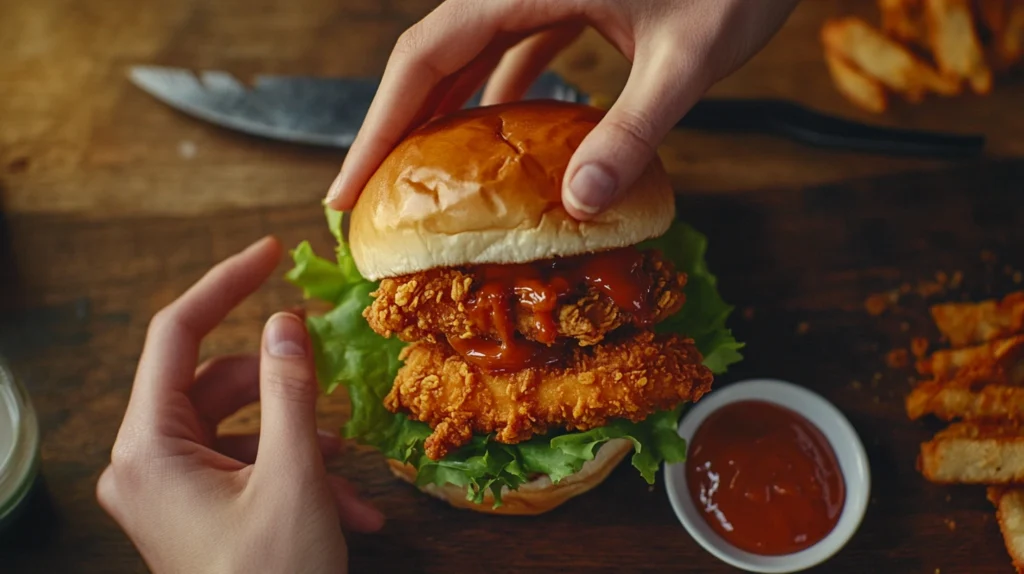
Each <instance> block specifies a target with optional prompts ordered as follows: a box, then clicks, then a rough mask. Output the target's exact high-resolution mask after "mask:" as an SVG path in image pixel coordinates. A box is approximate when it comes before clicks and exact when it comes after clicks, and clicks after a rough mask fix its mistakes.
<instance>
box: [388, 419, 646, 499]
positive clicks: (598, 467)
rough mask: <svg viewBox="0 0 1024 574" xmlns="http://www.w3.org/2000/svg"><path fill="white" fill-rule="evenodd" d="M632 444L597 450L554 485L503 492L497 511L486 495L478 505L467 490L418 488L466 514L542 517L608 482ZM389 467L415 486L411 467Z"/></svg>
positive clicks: (543, 482) (539, 482) (616, 442)
mask: <svg viewBox="0 0 1024 574" xmlns="http://www.w3.org/2000/svg"><path fill="white" fill-rule="evenodd" d="M631 450H633V443H632V442H630V441H628V440H626V439H622V438H616V439H612V440H610V441H608V442H606V443H604V444H603V445H601V447H600V448H599V449H598V451H597V454H596V455H594V459H593V460H588V461H587V462H585V463H583V468H581V469H580V471H579V472H577V473H575V474H571V475H569V476H567V477H565V478H563V479H562V480H560V481H559V482H558V484H553V483H552V482H551V479H550V478H548V477H547V476H541V477H539V478H537V479H535V480H531V481H530V482H527V483H525V484H521V485H519V488H518V489H516V490H508V489H504V490H503V491H502V494H501V506H498V507H497V508H495V507H494V495H493V494H491V493H490V492H487V493H485V494H484V501H483V503H481V504H477V503H475V502H473V501H471V500H468V499H467V498H466V489H465V487H459V486H455V485H454V484H446V485H444V486H437V485H435V484H428V485H426V486H421V487H419V488H420V490H421V491H423V492H425V493H427V494H429V495H431V496H433V497H435V498H438V499H440V500H443V501H445V502H447V503H448V504H450V505H452V506H454V507H456V508H463V509H466V510H473V511H476V512H483V513H485V514H506V515H520V516H523V515H536V514H543V513H545V512H548V511H550V510H553V509H554V508H556V507H558V506H560V505H561V504H562V503H564V502H566V501H567V500H569V499H570V498H573V497H574V496H579V495H581V494H583V493H584V492H587V491H588V490H590V489H592V488H594V487H595V486H597V485H599V484H601V483H602V482H604V479H606V478H608V474H609V473H610V472H611V471H612V470H613V469H614V468H615V467H616V466H617V465H618V464H619V462H621V461H622V459H623V458H625V456H626V455H627V454H629V451H631ZM388 466H389V467H390V468H391V472H392V473H394V475H395V476H397V477H399V478H401V479H402V480H404V481H406V482H409V483H410V484H415V483H416V469H415V468H414V467H412V466H411V465H407V464H402V463H401V462H398V461H397V460H390V459H389V460H388Z"/></svg>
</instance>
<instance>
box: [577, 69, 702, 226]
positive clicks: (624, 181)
mask: <svg viewBox="0 0 1024 574" xmlns="http://www.w3.org/2000/svg"><path fill="white" fill-rule="evenodd" d="M638 56H639V54H638ZM662 60H663V59H662V58H652V59H646V60H641V59H640V58H639V57H638V58H637V61H636V63H635V64H634V66H633V70H632V71H631V72H630V76H629V80H628V81H627V82H626V86H625V88H624V89H623V91H622V94H621V95H620V96H619V98H618V99H617V100H616V102H615V104H614V105H613V106H612V107H611V108H610V109H609V110H608V113H607V114H605V116H604V118H603V119H602V120H601V122H600V123H598V125H597V126H596V127H595V128H594V129H593V130H592V131H591V132H590V133H589V134H588V135H587V137H585V138H584V139H583V141H582V142H581V143H580V146H579V148H577V150H576V152H575V153H574V154H573V157H572V160H571V161H570V162H569V165H568V167H567V169H566V172H565V178H564V180H563V184H562V203H563V204H564V205H565V208H566V210H567V211H568V212H569V214H570V215H572V216H573V217H575V218H577V219H584V220H585V219H591V218H592V217H594V216H596V215H597V214H598V213H600V212H602V211H604V210H605V208H607V207H608V206H609V205H611V204H612V202H614V201H615V200H616V199H617V198H618V197H619V196H620V195H622V193H623V192H624V191H625V190H627V189H629V187H630V186H631V185H633V183H634V182H635V181H636V180H637V178H639V177H640V175H641V174H642V173H643V172H644V169H645V168H646V167H647V164H648V163H649V162H650V161H651V160H652V159H654V157H655V155H656V153H657V149H658V145H659V144H660V143H661V140H662V138H664V137H665V134H667V133H668V131H669V130H670V129H672V126H674V125H675V124H676V123H677V122H678V121H679V119H680V118H682V116H683V114H684V113H686V111H688V110H689V109H690V108H691V107H693V105H694V103H696V102H697V100H698V99H699V98H700V96H701V94H703V92H704V89H705V87H706V86H707V84H706V83H705V82H703V81H695V80H697V76H698V74H696V73H691V72H689V71H686V70H680V71H679V72H677V73H673V70H679V64H678V63H672V64H669V63H668V62H665V63H664V64H662Z"/></svg>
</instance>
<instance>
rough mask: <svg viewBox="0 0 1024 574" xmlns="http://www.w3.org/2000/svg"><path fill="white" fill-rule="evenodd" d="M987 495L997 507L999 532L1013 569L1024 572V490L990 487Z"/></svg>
mask: <svg viewBox="0 0 1024 574" xmlns="http://www.w3.org/2000/svg"><path fill="white" fill-rule="evenodd" d="M987 494H988V499H989V500H990V501H991V502H992V504H993V505H994V506H995V507H996V520H997V521H998V522H999V531H1000V532H1002V534H1003V542H1004V543H1005V544H1006V551H1007V552H1008V553H1009V554H1010V560H1011V561H1012V562H1013V567H1014V568H1016V569H1017V572H1024V489H1021V488H1006V487H1002V486H990V487H988V493H987Z"/></svg>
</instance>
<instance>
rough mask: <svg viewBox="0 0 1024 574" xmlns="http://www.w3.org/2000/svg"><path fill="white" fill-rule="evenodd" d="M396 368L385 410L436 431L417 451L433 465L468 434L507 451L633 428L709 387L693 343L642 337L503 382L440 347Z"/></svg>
mask: <svg viewBox="0 0 1024 574" xmlns="http://www.w3.org/2000/svg"><path fill="white" fill-rule="evenodd" d="M401 358H402V360H403V361H404V362H405V366H404V367H403V368H402V369H401V370H400V371H399V373H398V377H397V378H396V379H395V385H394V387H393V388H392V390H391V393H390V394H388V396H387V397H386V398H385V399H384V405H385V406H386V407H387V408H388V409H390V410H392V411H395V412H397V411H399V410H401V411H404V412H407V413H409V414H410V415H411V416H412V417H413V418H414V419H416V420H420V421H422V422H426V423H428V424H429V425H430V426H431V427H432V428H433V429H434V433H433V434H432V435H431V436H430V437H429V438H428V439H427V441H426V444H425V449H426V453H427V456H429V457H430V458H432V459H435V460H436V459H440V458H443V457H444V456H445V455H446V454H447V453H448V452H450V451H452V450H454V449H456V448H458V447H459V446H461V445H463V444H465V443H467V442H469V440H470V439H471V438H472V436H473V434H475V433H477V434H489V433H495V436H494V438H495V440H497V441H498V442H502V443H506V444H514V443H518V442H522V441H525V440H528V439H529V438H531V437H532V436H534V435H541V434H544V433H546V432H547V431H549V430H552V429H557V428H564V429H566V430H580V431H583V430H589V429H592V428H596V427H600V426H604V425H606V424H608V423H609V422H611V421H612V420H613V419H627V420H630V421H634V422H638V421H641V420H643V419H645V418H647V416H649V415H650V414H652V413H653V412H655V411H659V410H668V409H671V408H674V407H675V406H676V405H678V404H680V403H682V402H686V401H696V400H698V399H699V398H700V397H701V396H702V395H704V394H705V393H707V392H708V391H709V390H711V383H712V379H713V377H712V374H711V372H710V371H709V370H708V369H707V367H705V366H703V365H702V364H701V356H700V353H699V352H698V351H697V348H696V347H695V346H694V344H693V341H692V340H689V339H684V338H682V337H678V336H675V335H671V336H655V335H654V334H653V333H651V332H649V331H647V332H641V333H639V334H638V335H636V336H634V337H628V338H624V339H620V340H615V341H606V342H603V343H600V344H597V345H594V346H592V347H586V348H582V347H573V348H572V350H571V351H570V352H569V353H568V356H567V357H566V359H565V363H563V364H561V365H558V366H545V367H539V368H530V369H524V370H520V371H515V372H509V373H488V372H486V371H483V370H480V369H478V368H476V367H474V366H473V365H471V364H469V363H467V362H466V361H465V360H464V359H463V358H462V357H461V356H460V355H459V354H458V353H456V352H455V351H454V350H453V349H452V347H451V346H450V345H448V344H446V343H444V342H440V343H439V342H436V341H429V342H419V343H414V344H412V345H409V346H408V347H406V348H405V349H403V353H402V357H401Z"/></svg>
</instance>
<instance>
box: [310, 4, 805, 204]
mask: <svg viewBox="0 0 1024 574" xmlns="http://www.w3.org/2000/svg"><path fill="white" fill-rule="evenodd" d="M795 5H796V0H762V1H760V2H747V1H745V0H630V1H629V2H622V1H616V0H588V1H586V2H583V1H579V0H531V1H526V2H524V1H520V0H515V1H513V0H488V1H486V2H481V1H479V0H448V1H447V2H444V3H443V4H441V5H440V6H439V7H438V8H437V9H435V10H434V11H433V12H431V13H430V14H429V15H427V17H426V18H424V19H423V20H422V21H420V22H419V23H418V24H416V25H415V26H413V27H412V28H410V29H409V30H407V31H406V32H405V33H404V34H403V35H402V37H401V38H399V40H398V43H397V45H396V46H395V49H394V51H393V52H392V54H391V59H390V60H389V61H388V66H387V69H386V70H385V72H384V78H383V81H382V82H381V85H380V88H379V89H378V91H377V94H376V96H375V98H374V101H373V104H372V105H371V106H370V111H369V114H368V115H367V118H366V121H365V122H364V124H363V126H362V129H361V130H360V131H359V135H358V137H356V140H355V142H354V143H353V144H352V149H351V150H350V151H349V153H348V156H347V157H346V158H345V163H344V165H343V166H342V169H341V173H339V174H338V177H337V179H336V180H335V182H334V184H333V185H332V186H331V190H330V192H329V194H328V204H329V205H330V206H331V207H333V208H334V209H342V210H347V209H351V207H352V206H353V205H354V204H355V201H356V198H357V197H358V196H359V193H360V192H361V191H362V189H363V187H364V185H365V184H366V182H367V181H368V180H369V179H370V177H371V176H372V175H373V173H374V172H375V171H376V170H377V168H378V166H380V164H381V162H382V161H383V160H384V158H385V157H387V155H388V154H389V153H390V151H391V150H392V148H394V146H395V145H397V144H398V142H399V141H401V140H402V138H403V137H405V135H407V134H408V133H409V132H410V131H411V130H412V129H414V128H416V127H417V126H419V125H421V124H423V123H424V122H425V121H427V120H429V119H430V118H432V117H437V116H441V115H446V114H448V113H450V112H453V111H455V110H457V109H458V108H460V107H461V106H462V105H463V104H464V103H465V102H466V100H467V99H468V98H469V97H470V96H471V95H472V94H473V92H474V91H475V90H476V89H477V88H478V87H479V86H480V85H482V84H483V83H484V81H485V80H487V78H488V77H490V81H489V82H488V85H487V88H486V90H485V92H484V98H483V104H485V105H487V104H496V103H503V102H509V101H513V100H516V99H519V98H520V97H521V96H522V94H523V93H524V92H525V91H526V90H527V88H528V87H529V86H530V84H532V83H533V81H534V79H535V78H536V77H537V75H538V74H540V72H541V71H542V70H543V69H544V68H545V67H546V66H547V65H548V63H549V62H550V61H551V59H552V58H554V56H555V55H556V54H557V53H558V52H559V51H560V50H561V49H562V48H564V47H565V46H567V45H569V44H570V43H571V42H572V41H573V40H574V39H575V38H576V37H577V36H578V35H579V34H580V33H581V32H582V31H583V29H584V28H585V26H586V25H590V26H593V27H594V28H595V29H597V31H598V32H600V33H601V34H602V35H603V36H604V37H605V38H607V39H608V40H609V41H610V42H611V43H612V44H613V45H614V46H615V47H616V48H617V49H618V50H619V51H620V52H621V53H622V54H623V55H624V56H626V57H627V58H628V59H629V60H631V61H632V62H633V69H632V72H631V73H630V76H629V81H628V82H627V83H626V86H625V88H624V89H623V91H622V94H621V95H620V96H619V98H618V100H617V101H616V102H615V104H614V105H613V106H612V107H611V109H610V110H609V111H608V114H607V115H606V116H605V117H604V118H603V119H602V120H600V121H599V122H598V124H597V126H596V127H595V128H594V130H593V131H592V132H591V133H590V134H589V135H588V136H587V137H586V138H584V139H583V140H582V141H581V142H579V147H578V150H577V151H576V152H575V153H574V154H573V156H572V158H571V161H569V162H567V167H566V169H565V171H564V173H563V174H560V177H559V179H558V180H557V181H555V182H553V183H554V184H555V185H556V186H557V188H558V192H559V197H560V198H561V200H562V201H563V202H564V204H565V209H566V211H568V213H569V214H570V215H571V216H572V217H574V218H576V219H582V220H587V219H592V218H594V217H595V216H597V215H598V214H599V213H602V212H604V211H605V210H606V209H607V208H608V207H609V206H610V205H611V204H612V203H613V202H614V201H615V199H616V198H617V197H619V196H620V195H622V194H623V193H628V192H629V189H630V188H631V186H632V185H633V183H634V182H635V181H636V180H637V179H638V178H639V177H642V174H643V173H644V170H645V168H646V166H647V165H648V163H649V162H650V161H651V159H652V158H653V157H654V155H655V150H656V149H657V147H658V145H659V144H660V142H661V140H662V138H663V137H664V136H665V134H666V133H668V131H669V130H670V129H671V128H672V126H674V125H675V124H676V123H678V121H679V120H680V119H681V118H682V117H683V115H684V114H686V112H687V111H689V109H690V108H691V107H692V106H693V105H694V104H695V103H696V102H697V100H698V99H699V98H700V97H701V96H702V95H703V94H704V92H705V91H706V90H707V89H708V88H709V87H710V86H711V85H712V84H713V83H714V82H716V81H718V80H719V79H721V78H722V77H724V76H726V75H728V74H730V73H732V71H733V70H735V69H737V68H738V67H739V66H740V65H742V64H743V63H744V62H745V61H746V60H747V59H748V58H750V56H752V55H753V54H754V53H755V52H757V51H758V50H760V49H761V47H762V46H763V45H764V44H765V43H766V42H767V41H768V39H769V38H770V37H771V35H772V34H774V33H775V31H776V30H777V29H778V28H779V27H780V26H781V25H782V23H783V21H784V20H785V19H786V17H787V16H788V14H789V12H790V10H792V8H793V6H795Z"/></svg>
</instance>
